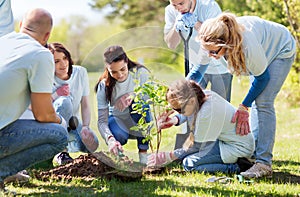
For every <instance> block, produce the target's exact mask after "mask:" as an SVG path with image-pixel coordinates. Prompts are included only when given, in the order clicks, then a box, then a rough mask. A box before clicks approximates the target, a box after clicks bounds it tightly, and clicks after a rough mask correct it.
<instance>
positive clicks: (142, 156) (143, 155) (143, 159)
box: [139, 152, 148, 165]
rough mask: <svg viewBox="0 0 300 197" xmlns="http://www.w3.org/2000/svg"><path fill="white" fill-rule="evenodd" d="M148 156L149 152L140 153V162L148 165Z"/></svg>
mask: <svg viewBox="0 0 300 197" xmlns="http://www.w3.org/2000/svg"><path fill="white" fill-rule="evenodd" d="M147 157H148V153H146V152H145V153H144V152H143V153H141V152H140V153H139V159H140V163H141V164H144V165H146V164H147Z"/></svg>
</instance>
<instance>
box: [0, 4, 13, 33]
mask: <svg viewBox="0 0 300 197" xmlns="http://www.w3.org/2000/svg"><path fill="white" fill-rule="evenodd" d="M0 16H1V17H0V37H1V36H4V35H5V34H8V33H10V32H13V31H14V17H13V13H12V11H11V3H10V0H0Z"/></svg>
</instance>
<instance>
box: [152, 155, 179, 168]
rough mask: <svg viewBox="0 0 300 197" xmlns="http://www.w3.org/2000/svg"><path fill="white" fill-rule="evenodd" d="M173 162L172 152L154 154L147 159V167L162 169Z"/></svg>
mask: <svg viewBox="0 0 300 197" xmlns="http://www.w3.org/2000/svg"><path fill="white" fill-rule="evenodd" d="M172 161H173V159H172V158H171V152H160V153H157V154H156V153H152V154H150V155H149V156H148V157H147V167H154V166H157V167H161V166H164V165H167V164H169V163H171V162H172Z"/></svg>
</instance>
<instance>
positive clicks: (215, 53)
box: [208, 47, 223, 55]
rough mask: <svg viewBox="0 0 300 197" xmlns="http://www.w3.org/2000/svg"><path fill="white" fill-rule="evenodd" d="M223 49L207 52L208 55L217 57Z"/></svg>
mask: <svg viewBox="0 0 300 197" xmlns="http://www.w3.org/2000/svg"><path fill="white" fill-rule="evenodd" d="M222 48H223V47H220V48H219V49H218V50H209V51H208V53H210V54H212V55H218V54H219V53H220V51H221V50H222Z"/></svg>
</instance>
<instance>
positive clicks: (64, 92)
mask: <svg viewBox="0 0 300 197" xmlns="http://www.w3.org/2000/svg"><path fill="white" fill-rule="evenodd" d="M56 94H57V95H58V96H69V95H70V87H69V84H64V85H62V86H60V87H59V88H58V89H57V90H56Z"/></svg>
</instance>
